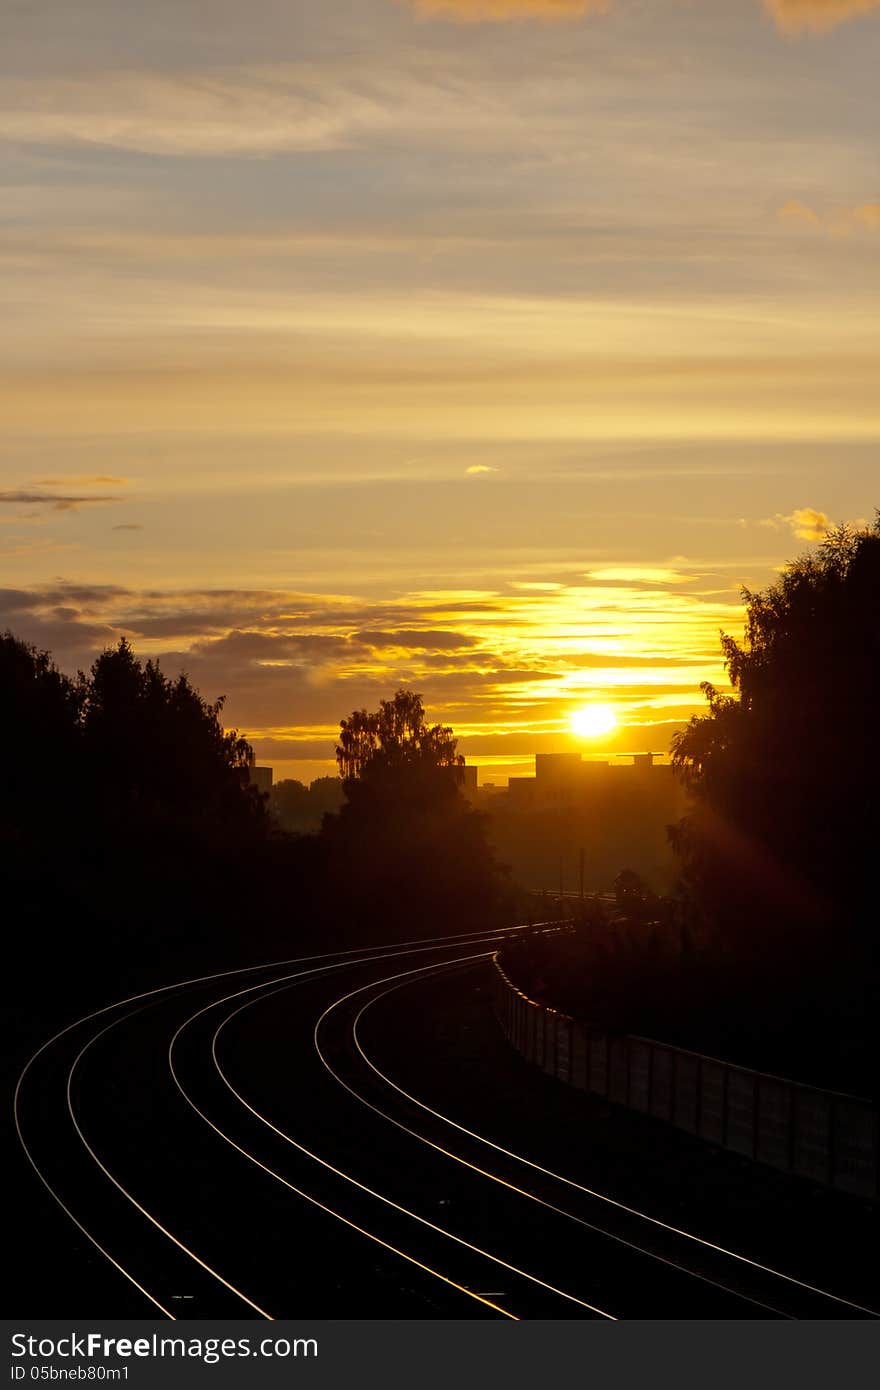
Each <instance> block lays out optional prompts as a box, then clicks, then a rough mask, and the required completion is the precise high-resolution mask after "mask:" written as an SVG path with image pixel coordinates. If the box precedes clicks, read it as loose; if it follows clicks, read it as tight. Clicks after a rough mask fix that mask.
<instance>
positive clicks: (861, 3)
mask: <svg viewBox="0 0 880 1390" xmlns="http://www.w3.org/2000/svg"><path fill="white" fill-rule="evenodd" d="M402 3H403V4H405V5H408V6H409V8H410V9H414V10H415V11H416V12H417V13H418V14H420V15H423V16H424V17H425V18H428V19H450V20H457V21H458V22H460V23H466V24H467V23H471V24H483V23H487V22H488V23H493V22H494V23H497V22H502V21H504V20H524V19H526V20H528V19H537V20H550V21H553V20H567V19H579V18H581V17H582V16H583V15H586V14H604V13H606V12H607V11H608V10H609V9H611V7H612V4H613V3H614V0H402ZM877 8H880V0H764V9H765V10H766V11H767V13H768V14H769V15H771V16H772V18H773V19H774V20H775V21H776V24H777V27H778V28H779V29H780V30H781V31H782V32H783V33H785V34H799V33H803V32H804V31H808V32H811V33H814V34H820V33H825V32H827V31H828V30H829V29H833V28H834V27H835V26H836V25H838V24H842V23H843V22H844V21H845V20H847V19H855V18H857V17H858V16H859V15H863V14H868V12H869V11H871V10H875V9H877Z"/></svg>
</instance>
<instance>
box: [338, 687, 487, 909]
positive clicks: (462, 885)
mask: <svg viewBox="0 0 880 1390" xmlns="http://www.w3.org/2000/svg"><path fill="white" fill-rule="evenodd" d="M456 745H457V740H456V739H455V737H454V736H453V733H452V730H451V729H450V728H449V727H448V726H446V725H443V724H429V723H428V721H427V719H426V716H425V710H424V707H423V704H422V700H421V696H419V695H417V694H415V693H414V692H413V691H410V690H398V691H397V693H396V695H395V696H394V698H393V699H391V700H383V701H381V703H380V705H379V708H378V709H377V710H375V711H373V712H371V713H368V712H367V711H366V710H364V709H361V710H355V711H354V712H353V713H352V714H351V715H350V716H349V717H348V718H347V719H343V720H341V721H340V738H339V743H338V745H337V748H336V757H337V762H338V764H339V769H340V773H341V776H342V785H343V787H344V790H345V798H346V799H345V802H344V804H343V806H342V808H341V810H340V811H339V814H338V815H326V816H325V817H324V822H323V827H322V833H321V838H322V843H323V845H324V847H325V854H326V862H327V866H328V884H329V887H328V891H329V892H330V893H332V895H333V897H334V900H335V902H336V904H337V906H338V908H339V909H340V910H343V911H351V912H353V913H356V914H357V915H358V916H359V917H361V918H376V917H379V916H381V917H383V918H384V919H385V920H386V921H389V922H392V923H393V922H395V921H402V920H403V919H404V918H408V919H410V920H412V919H415V920H416V921H419V920H422V921H425V922H431V923H436V922H437V921H438V920H444V921H446V922H450V923H451V924H453V925H454V924H457V923H460V922H462V921H463V920H467V921H469V922H470V921H472V922H475V923H476V922H479V923H483V922H486V921H488V920H494V918H495V917H496V915H497V913H498V910H499V903H500V898H501V875H500V872H499V869H498V866H497V865H496V863H495V860H494V857H493V855H492V852H491V850H490V849H489V846H488V843H487V840H486V834H485V820H484V817H483V816H481V815H480V814H479V813H478V812H476V811H474V810H472V808H471V807H470V806H469V804H468V803H467V801H466V800H465V798H464V797H463V796H462V795H461V793H460V791H459V787H458V781H457V778H456V776H455V771H456V769H457V768H459V767H461V766H462V764H463V763H464V759H463V758H462V757H461V756H460V755H459V754H458V753H457V751H456Z"/></svg>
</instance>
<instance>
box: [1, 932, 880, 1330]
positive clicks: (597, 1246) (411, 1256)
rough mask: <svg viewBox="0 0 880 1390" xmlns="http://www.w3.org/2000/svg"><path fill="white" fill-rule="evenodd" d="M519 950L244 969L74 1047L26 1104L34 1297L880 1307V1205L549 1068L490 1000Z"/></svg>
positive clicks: (357, 1308)
mask: <svg viewBox="0 0 880 1390" xmlns="http://www.w3.org/2000/svg"><path fill="white" fill-rule="evenodd" d="M495 945H497V934H485V936H484V937H483V938H473V939H470V940H465V941H458V942H452V943H450V944H448V945H442V946H436V945H435V946H430V947H427V948H426V947H424V946H419V944H418V943H414V944H413V946H412V947H409V948H403V947H400V946H398V947H389V948H388V949H387V950H385V951H383V952H375V953H373V954H374V955H375V956H380V957H381V958H377V959H372V960H367V961H363V960H361V961H352V960H351V959H345V958H344V959H342V960H338V959H337V960H333V961H314V960H313V961H309V962H306V961H303V962H300V963H290V964H288V965H287V966H285V967H274V968H271V969H265V970H259V971H255V972H249V973H247V974H243V975H240V976H239V975H234V976H229V977H226V978H223V979H218V980H214V981H207V982H204V983H200V984H194V985H189V986H187V987H186V988H182V989H179V990H172V991H169V992H168V993H161V994H158V995H154V996H151V997H150V998H147V999H141V1000H137V1001H134V1002H133V1003H132V1004H131V1005H126V1006H124V1007H123V1008H121V1009H119V1010H114V1011H111V1012H109V1013H107V1014H106V1015H102V1016H101V1017H100V1018H97V1019H94V1020H92V1021H91V1022H90V1023H87V1024H84V1025H82V1026H81V1027H79V1028H77V1029H74V1030H73V1031H72V1032H71V1033H69V1034H67V1035H65V1037H63V1038H61V1039H59V1041H58V1042H57V1043H56V1044H54V1045H53V1046H52V1047H50V1048H48V1049H47V1050H46V1051H45V1052H44V1053H43V1054H41V1056H40V1057H39V1058H38V1059H37V1060H36V1062H35V1063H34V1064H33V1067H32V1068H31V1070H30V1071H29V1073H28V1075H27V1076H26V1078H25V1082H24V1084H23V1087H22V1092H21V1105H20V1119H21V1128H22V1134H23V1136H24V1139H25V1142H26V1143H27V1145H28V1147H29V1149H30V1151H31V1155H32V1157H33V1160H34V1163H35V1164H36V1165H37V1167H38V1168H39V1169H40V1170H41V1172H42V1173H43V1175H44V1178H45V1181H46V1182H47V1183H48V1184H49V1186H50V1187H51V1188H52V1190H53V1192H54V1193H55V1196H54V1197H53V1196H52V1195H50V1193H49V1191H48V1190H47V1189H46V1188H45V1187H44V1186H43V1185H42V1184H41V1182H40V1179H39V1178H38V1176H37V1175H36V1173H35V1172H34V1170H33V1168H32V1167H31V1166H30V1164H29V1163H28V1161H27V1159H26V1158H25V1157H24V1155H23V1153H20V1154H19V1156H18V1157H17V1158H16V1160H15V1165H14V1168H13V1181H14V1183H15V1192H16V1196H17V1202H16V1207H17V1215H16V1220H17V1224H18V1228H19V1229H18V1236H17V1240H16V1246H15V1248H16V1250H17V1266H16V1278H15V1280H14V1281H13V1290H14V1292H13V1296H12V1298H11V1299H10V1312H11V1313H12V1314H15V1315H19V1316H27V1317H31V1318H33V1317H53V1316H65V1317H86V1316H96V1315H100V1316H103V1317H114V1316H115V1317H123V1316H137V1317H148V1316H155V1315H162V1314H167V1315H169V1316H182V1317H187V1318H193V1317H229V1318H233V1317H235V1318H240V1317H252V1318H261V1317H266V1316H270V1317H287V1318H290V1317H297V1318H307V1317H312V1318H315V1317H317V1318H328V1317H334V1318H337V1317H340V1318H393V1317H403V1318H426V1317H427V1318H468V1317H476V1318H483V1317H489V1318H499V1317H501V1318H503V1317H510V1316H513V1317H519V1318H602V1317H614V1318H661V1319H669V1318H734V1319H740V1318H762V1317H764V1318H773V1317H779V1316H783V1317H798V1318H841V1317H864V1316H866V1312H865V1310H866V1309H870V1308H872V1307H875V1306H876V1305H877V1302H878V1296H877V1290H876V1287H874V1263H873V1258H872V1256H873V1252H874V1251H875V1250H876V1239H877V1226H878V1222H877V1211H876V1208H875V1207H874V1206H873V1205H872V1204H868V1203H864V1202H859V1201H857V1200H855V1199H851V1198H846V1197H842V1196H839V1195H832V1194H829V1193H826V1192H824V1191H820V1190H818V1189H813V1188H812V1187H810V1186H809V1185H807V1184H804V1183H801V1182H799V1181H796V1180H791V1179H789V1178H787V1177H784V1176H783V1175H780V1174H777V1173H775V1172H773V1171H771V1170H769V1169H763V1168H760V1167H757V1166H755V1165H752V1164H749V1163H746V1162H744V1161H741V1160H739V1159H737V1158H735V1157H734V1156H732V1155H730V1154H724V1153H721V1152H718V1151H714V1150H712V1149H711V1148H709V1147H707V1146H706V1145H704V1144H701V1143H698V1142H697V1141H693V1140H690V1139H689V1138H688V1137H687V1136H685V1135H682V1134H680V1133H677V1132H675V1131H673V1130H668V1129H666V1128H665V1127H663V1126H661V1125H658V1124H656V1123H654V1122H651V1121H649V1120H646V1119H644V1118H642V1117H639V1116H635V1115H632V1114H630V1113H628V1112H623V1111H618V1110H616V1109H614V1108H612V1107H609V1106H607V1105H606V1104H604V1103H603V1102H601V1101H599V1100H597V1099H595V1098H592V1097H587V1096H583V1095H580V1094H576V1093H573V1092H571V1091H569V1090H567V1089H566V1088H565V1087H563V1086H560V1085H558V1084H557V1083H556V1082H554V1081H552V1080H550V1079H549V1078H546V1077H544V1076H543V1075H541V1074H540V1073H538V1072H536V1071H535V1070H534V1069H533V1068H531V1067H529V1066H528V1064H526V1063H525V1062H523V1061H522V1060H521V1059H520V1058H519V1057H517V1056H516V1055H515V1054H514V1053H513V1052H512V1051H511V1049H510V1048H509V1047H508V1046H507V1044H506V1043H505V1041H504V1039H503V1037H502V1036H501V1033H500V1030H499V1029H498V1027H497V1025H496V1023H495V1021H494V1018H493V1017H492V1014H491V1010H490V1005H489V993H488V981H489V975H488V970H487V966H486V962H485V953H487V952H489V951H491V950H492V949H493V948H494V947H495ZM404 950H407V951H408V952H409V953H408V954H399V953H400V952H401V951H404ZM461 957H476V958H477V959H476V960H473V959H471V960H467V961H463V962H461V963H460V964H458V965H453V964H452V963H453V962H455V961H456V960H457V959H458V958H461ZM450 967H451V968H450ZM304 972H309V973H304ZM403 972H417V973H414V974H411V975H406V974H404V973H403ZM242 991H245V992H242ZM104 1030H106V1031H104ZM402 1092H405V1093H406V1094H402ZM450 1121H451V1122H453V1123H450ZM468 1131H469V1132H468ZM487 1140H488V1141H490V1142H489V1143H487V1142H485V1141H487ZM505 1150H506V1151H507V1152H504V1151H505ZM58 1201H61V1202H63V1203H64V1205H65V1206H66V1207H67V1208H68V1213H67V1214H65V1212H64V1211H62V1210H61V1208H60V1207H59V1205H58ZM76 1222H79V1223H80V1224H79V1225H77V1224H75V1223H76ZM694 1236H696V1237H699V1239H697V1240H695V1239H693V1238H692V1237H694ZM719 1247H720V1248H719ZM736 1255H739V1256H743V1257H746V1258H735V1256H736ZM759 1266H764V1267H763V1268H762V1267H759ZM783 1276H785V1277H783ZM807 1286H809V1287H807ZM830 1295H834V1296H836V1297H831V1296H830ZM839 1300H848V1301H839ZM854 1305H855V1306H854Z"/></svg>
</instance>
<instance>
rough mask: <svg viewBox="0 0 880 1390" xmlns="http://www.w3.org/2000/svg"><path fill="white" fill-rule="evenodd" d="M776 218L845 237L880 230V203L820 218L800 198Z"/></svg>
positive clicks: (845, 208)
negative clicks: (853, 233) (854, 233)
mask: <svg viewBox="0 0 880 1390" xmlns="http://www.w3.org/2000/svg"><path fill="white" fill-rule="evenodd" d="M878 3H880V0H878ZM776 217H777V219H778V220H779V221H780V222H792V223H795V222H799V223H802V224H804V225H805V226H808V227H815V228H817V229H818V230H820V231H823V232H831V233H833V234H834V235H835V236H841V235H844V236H845V235H847V234H848V233H850V232H853V231H858V230H859V229H862V228H867V229H868V230H870V231H874V230H880V203H862V204H860V205H859V206H857V207H843V208H842V207H836V208H832V209H830V210H829V211H826V212H825V213H823V214H822V215H821V216H820V214H819V213H818V212H817V211H816V209H815V208H812V207H810V206H809V204H807V203H802V202H801V201H800V199H799V198H791V199H789V201H788V202H787V203H784V204H783V206H782V207H781V208H778V209H777V212H776Z"/></svg>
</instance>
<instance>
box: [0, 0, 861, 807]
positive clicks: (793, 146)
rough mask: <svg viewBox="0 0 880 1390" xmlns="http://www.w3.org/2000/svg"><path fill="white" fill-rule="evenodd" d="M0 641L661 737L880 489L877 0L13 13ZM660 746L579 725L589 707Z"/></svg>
mask: <svg viewBox="0 0 880 1390" xmlns="http://www.w3.org/2000/svg"><path fill="white" fill-rule="evenodd" d="M0 54H2V58H0V63H2V68H0V181H2V198H0V283H2V289H0V293H2V298H3V303H4V306H5V311H4V326H5V330H6V331H5V332H4V334H3V335H2V340H0V419H2V438H0V628H3V627H6V626H8V627H9V629H10V630H12V631H13V632H14V633H15V634H16V635H18V636H21V637H23V638H26V639H27V640H29V641H32V642H35V643H37V644H38V645H39V646H40V647H45V648H49V649H50V650H51V651H52V652H53V653H54V655H55V658H56V660H57V661H58V663H59V665H61V666H62V668H63V669H66V670H71V671H72V670H75V669H77V668H78V667H87V666H88V665H89V663H90V662H91V660H92V659H93V658H94V655H95V653H96V652H97V651H99V650H100V649H101V648H102V647H103V646H105V645H108V644H113V643H115V641H116V640H118V638H119V636H121V635H126V636H128V637H129V638H130V639H131V641H132V643H133V645H134V647H135V650H136V651H137V652H138V653H139V654H141V655H144V656H147V655H149V656H158V657H159V658H160V659H161V663H162V665H163V667H164V668H165V669H166V670H167V671H168V672H169V673H175V672H176V671H178V670H180V669H185V670H186V671H187V672H188V673H189V675H190V677H191V678H192V680H193V681H194V682H195V683H196V684H197V685H198V686H199V688H200V689H201V691H202V693H203V695H205V697H206V698H208V699H211V700H213V699H215V698H216V697H217V696H218V695H221V694H225V695H226V697H227V702H226V706H225V712H224V717H225V718H226V720H227V722H228V723H229V724H230V725H234V726H236V727H238V728H240V729H241V730H242V731H243V732H244V733H245V734H247V735H248V736H249V737H250V738H251V740H252V742H253V744H254V747H255V749H256V752H257V756H258V760H259V761H261V762H264V763H270V764H271V765H273V766H274V768H275V773H276V778H277V777H279V776H296V777H300V778H302V779H303V780H306V781H308V780H311V778H313V777H315V776H319V775H322V774H325V773H328V772H332V771H334V764H333V742H334V732H335V730H336V728H337V726H338V721H339V719H340V718H341V717H343V716H345V715H347V714H348V713H349V712H350V711H351V710H352V709H355V708H359V707H362V706H366V707H368V708H374V707H375V706H376V704H377V703H378V700H379V699H381V698H384V697H387V696H390V695H391V694H393V692H394V690H395V689H397V688H398V687H399V686H401V685H405V686H408V687H410V688H414V689H416V690H418V691H419V692H420V693H421V694H422V695H423V697H424V699H425V703H426V706H427V709H428V713H429V716H430V717H431V718H432V719H438V720H442V721H443V722H446V723H451V724H452V726H453V728H454V729H455V731H456V733H457V734H458V735H459V736H460V749H461V751H462V752H464V753H465V755H466V756H467V758H468V760H469V761H475V762H478V763H481V764H483V769H482V773H481V776H482V777H483V778H484V779H485V778H491V779H494V778H496V777H497V778H498V779H499V780H501V781H503V780H504V778H505V777H506V776H507V775H508V773H510V772H518V771H520V772H521V771H523V770H526V764H527V763H528V761H529V759H530V757H531V755H532V754H533V753H534V752H536V751H553V750H558V751H562V750H564V749H572V748H575V747H579V748H581V749H582V751H584V752H585V753H587V754H590V755H593V756H596V755H599V754H603V755H604V754H605V753H608V754H610V753H614V752H618V751H619V752H628V751H629V752H632V751H642V750H647V749H650V750H652V751H658V752H662V751H664V750H665V749H666V748H667V747H668V743H669V737H670V734H671V733H672V732H673V730H674V729H675V728H676V727H679V726H680V724H681V721H683V720H684V719H686V718H687V717H688V716H689V715H690V714H691V713H692V712H694V711H699V710H700V709H701V707H702V704H703V701H702V696H701V694H700V690H699V684H700V681H701V680H704V679H708V680H711V681H714V682H715V683H716V684H719V685H721V684H723V681H724V672H723V668H722V666H721V664H720V648H719V644H718V634H719V631H720V630H721V629H724V630H725V631H728V632H731V633H733V634H734V635H737V634H738V633H739V632H740V631H741V629H742V620H743V608H742V600H741V588H742V586H744V585H745V586H748V587H751V588H761V587H765V586H766V585H767V584H768V583H771V582H772V581H773V580H774V578H775V577H776V575H777V573H778V571H779V569H780V567H781V566H782V565H784V564H785V562H786V561H788V560H790V559H792V558H793V557H794V556H795V555H797V554H799V553H802V552H803V551H804V550H805V549H807V548H809V547H810V546H811V545H813V544H815V543H816V542H817V541H818V540H820V539H821V536H822V534H823V532H824V530H825V528H827V527H828V526H829V525H832V524H836V523H840V522H844V521H849V522H859V521H862V520H864V519H871V518H872V517H873V514H874V508H875V505H877V504H878V503H880V495H878V494H880V489H878V487H877V485H876V480H877V478H878V439H880V392H878V389H877V382H878V367H880V315H878V308H880V303H878V300H880V167H878V149H880V142H878V134H880V130H878V103H877V96H876V81H877V79H876V74H877V71H878V70H880V0H712V2H711V3H709V4H707V3H706V0H321V3H320V4H319V3H317V0H250V3H249V4H247V5H242V4H241V3H238V2H237V0H151V4H150V5H148V6H147V5H144V4H142V3H141V0H137V3H134V0H45V3H42V4H40V5H38V6H37V5H34V4H32V3H30V2H29V0H21V2H20V3H16V0H7V4H6V5H5V6H4V10H3V15H2V18H0ZM596 702H598V703H603V704H611V705H612V706H613V707H614V709H615V711H616V712H617V715H618V719H619V728H618V729H617V731H616V732H615V733H614V734H612V735H606V736H603V737H602V738H601V739H600V740H599V741H598V742H596V741H595V740H593V741H590V740H581V741H577V740H575V739H574V738H573V736H572V734H571V733H570V729H569V719H570V716H571V714H572V712H573V711H574V710H576V709H578V708H579V707H581V706H585V705H590V704H593V703H596Z"/></svg>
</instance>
